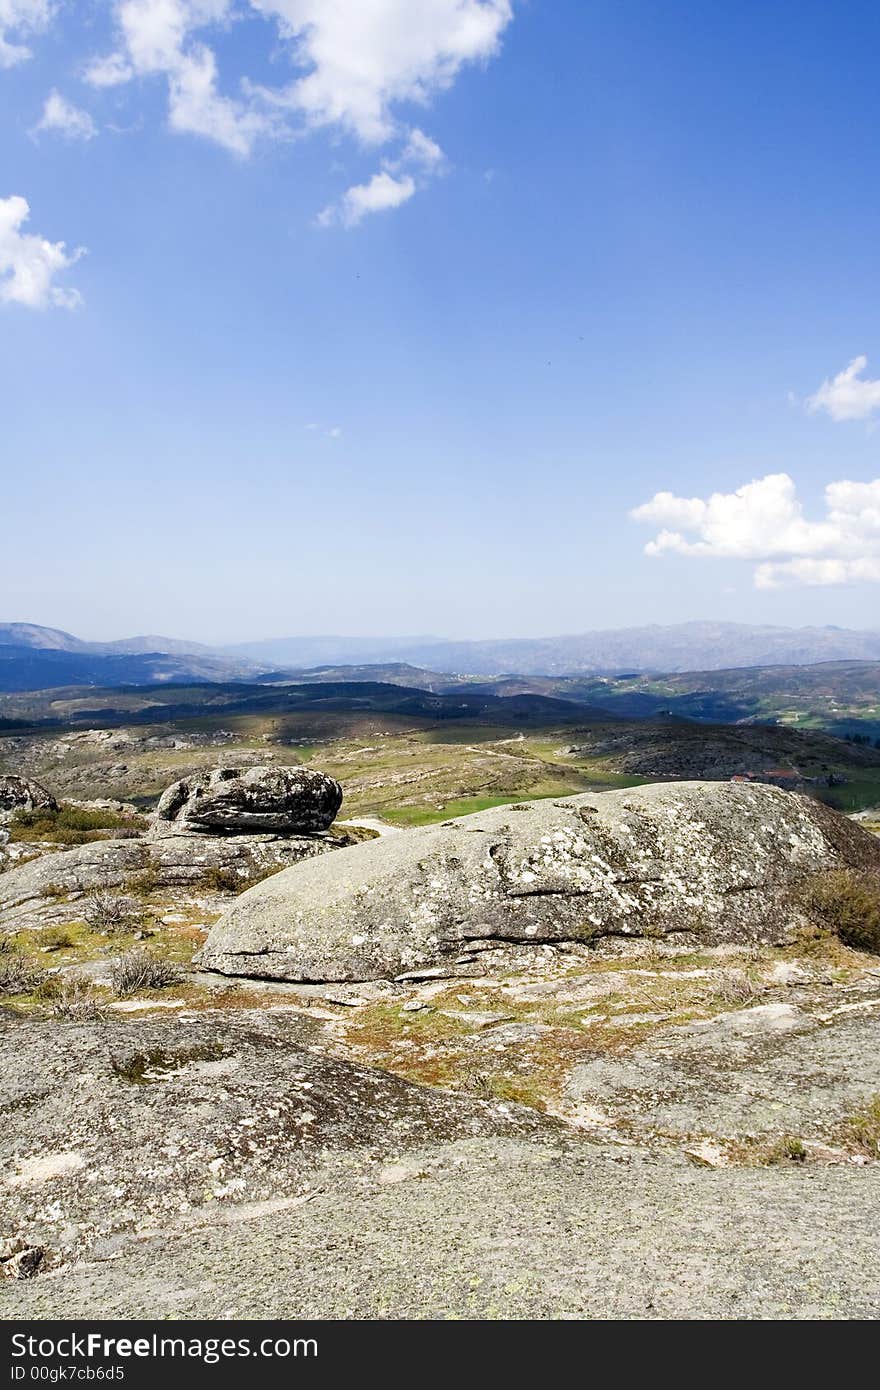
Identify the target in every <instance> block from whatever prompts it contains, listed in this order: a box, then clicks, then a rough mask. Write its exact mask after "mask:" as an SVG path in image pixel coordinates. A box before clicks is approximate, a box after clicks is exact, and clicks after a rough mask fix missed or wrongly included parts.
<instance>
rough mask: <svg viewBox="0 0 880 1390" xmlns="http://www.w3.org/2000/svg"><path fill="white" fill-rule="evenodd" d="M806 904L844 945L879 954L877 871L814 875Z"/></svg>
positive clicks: (878, 886)
mask: <svg viewBox="0 0 880 1390" xmlns="http://www.w3.org/2000/svg"><path fill="white" fill-rule="evenodd" d="M807 906H808V908H809V909H811V910H812V912H813V913H815V914H816V916H818V917H819V919H820V920H821V921H822V923H823V924H824V925H825V926H826V927H828V928H829V930H831V931H833V932H834V933H835V934H836V935H837V936H839V938H840V940H841V941H842V942H843V943H844V945H845V946H851V947H852V948H853V949H854V950H856V951H873V952H874V953H875V954H876V955H880V873H877V872H876V871H873V872H872V871H870V870H862V871H861V872H858V871H856V870H851V869H834V870H832V871H831V872H830V873H827V874H822V875H821V877H818V878H815V879H814V880H813V881H812V883H811V884H810V886H809V888H808V890H807Z"/></svg>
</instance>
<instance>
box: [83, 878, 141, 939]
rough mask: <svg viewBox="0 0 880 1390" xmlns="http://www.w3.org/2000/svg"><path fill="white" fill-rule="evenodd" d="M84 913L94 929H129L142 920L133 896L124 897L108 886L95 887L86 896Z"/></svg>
mask: <svg viewBox="0 0 880 1390" xmlns="http://www.w3.org/2000/svg"><path fill="white" fill-rule="evenodd" d="M82 915H83V919H84V921H86V922H87V923H88V925H89V926H90V927H91V928H92V929H93V930H94V931H102V932H124V931H129V930H131V928H132V927H133V926H134V925H135V922H136V921H138V920H140V914H139V913H135V911H134V904H133V903H132V900H131V898H126V897H123V896H122V895H121V894H119V893H114V892H113V891H112V890H111V889H108V888H93V889H92V891H91V892H90V893H89V894H88V895H87V896H86V899H85V903H84V905H83V910H82Z"/></svg>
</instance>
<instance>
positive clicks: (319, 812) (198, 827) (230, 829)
mask: <svg viewBox="0 0 880 1390" xmlns="http://www.w3.org/2000/svg"><path fill="white" fill-rule="evenodd" d="M341 805H342V788H341V787H340V785H339V783H338V782H336V781H334V780H333V778H332V777H327V776H326V775H325V774H324V773H323V772H316V771H314V769H312V768H307V767H249V768H247V769H242V768H235V767H224V768H217V769H215V770H214V771H213V772H208V773H202V774H201V775H200V776H197V777H185V778H183V780H182V781H180V782H175V783H173V785H172V786H170V787H168V788H167V790H166V791H165V792H163V794H162V796H161V798H160V801H159V805H158V807H157V808H156V829H157V831H159V832H160V833H162V832H163V831H164V832H165V833H169V832H170V833H173V834H177V835H179V834H180V833H181V831H185V830H193V831H196V832H197V833H198V834H201V835H204V834H211V833H213V834H227V835H249V834H254V833H261V832H270V833H273V834H276V835H297V834H298V835H301V834H316V833H318V832H320V831H322V830H327V829H329V827H330V826H331V825H332V823H333V821H334V820H335V818H336V815H337V812H338V811H339V808H340V806H341Z"/></svg>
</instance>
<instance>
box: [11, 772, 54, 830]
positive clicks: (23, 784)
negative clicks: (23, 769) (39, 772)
mask: <svg viewBox="0 0 880 1390" xmlns="http://www.w3.org/2000/svg"><path fill="white" fill-rule="evenodd" d="M57 810H58V802H57V801H56V800H55V798H54V796H53V795H52V793H51V792H47V791H46V788H45V787H41V786H40V784H39V782H33V781H32V780H31V779H30V778H29V777H15V776H11V775H10V776H7V777H0V821H3V820H8V819H9V818H10V817H11V816H13V815H14V814H15V812H16V811H57Z"/></svg>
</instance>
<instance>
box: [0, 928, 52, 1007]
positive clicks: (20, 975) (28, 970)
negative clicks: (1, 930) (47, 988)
mask: <svg viewBox="0 0 880 1390" xmlns="http://www.w3.org/2000/svg"><path fill="white" fill-rule="evenodd" d="M47 978H48V977H47V975H46V972H45V970H40V969H38V968H37V967H36V966H34V965H32V964H31V963H30V961H29V960H28V959H27V958H26V957H25V956H23V955H22V954H21V952H20V951H18V950H17V949H16V948H15V947H14V946H13V945H12V944H11V943H10V942H8V941H4V942H3V943H2V947H0V994H30V993H31V991H32V990H34V989H36V988H37V987H38V986H39V985H40V984H41V983H42V982H43V981H44V980H45V979H47Z"/></svg>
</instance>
